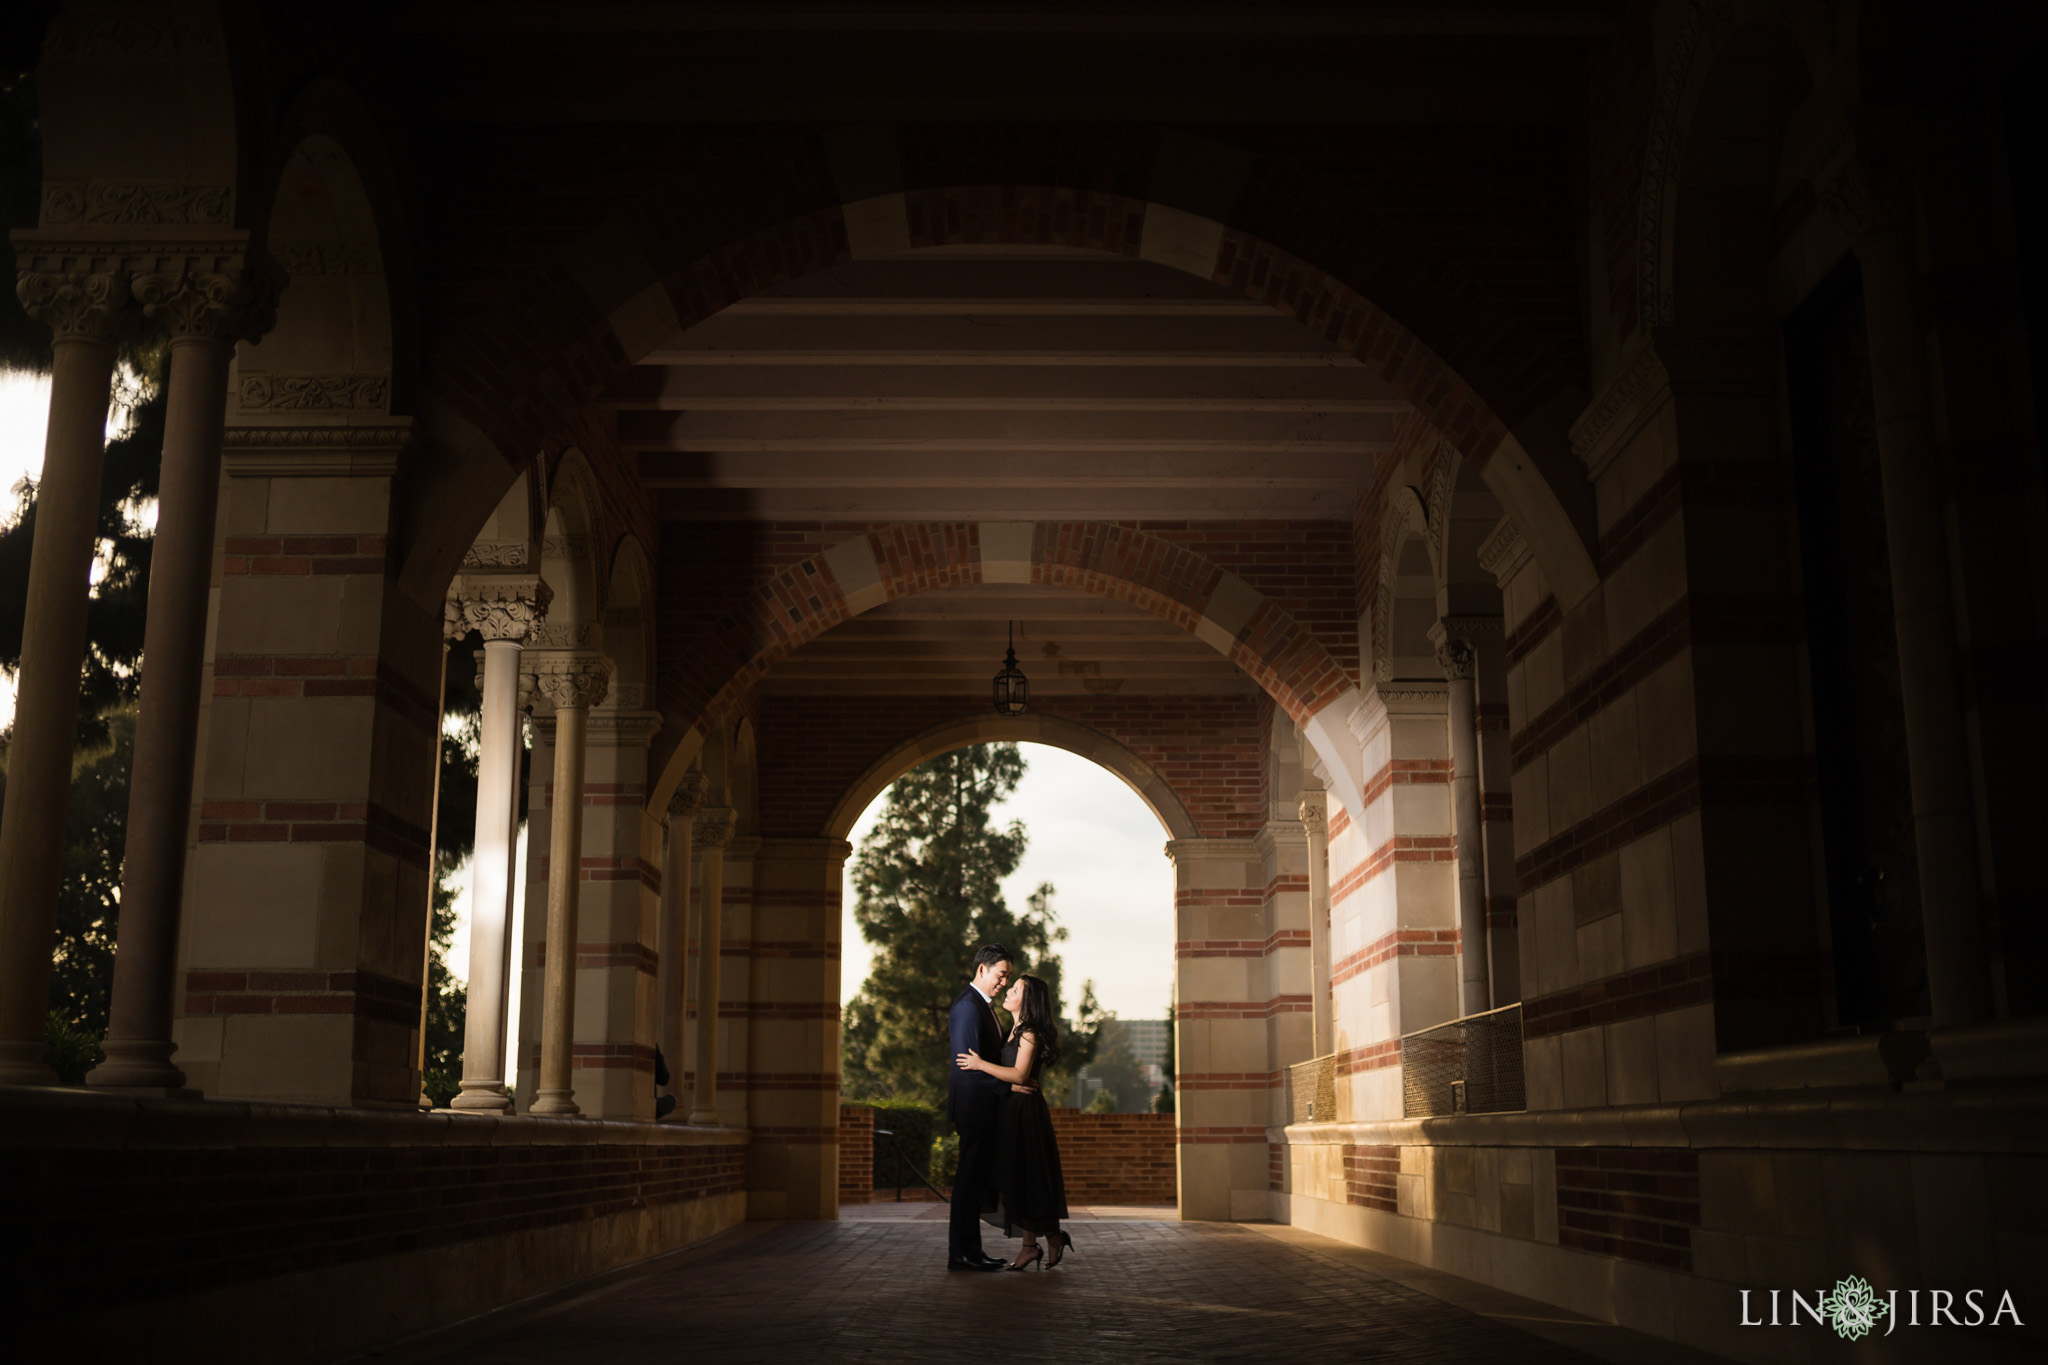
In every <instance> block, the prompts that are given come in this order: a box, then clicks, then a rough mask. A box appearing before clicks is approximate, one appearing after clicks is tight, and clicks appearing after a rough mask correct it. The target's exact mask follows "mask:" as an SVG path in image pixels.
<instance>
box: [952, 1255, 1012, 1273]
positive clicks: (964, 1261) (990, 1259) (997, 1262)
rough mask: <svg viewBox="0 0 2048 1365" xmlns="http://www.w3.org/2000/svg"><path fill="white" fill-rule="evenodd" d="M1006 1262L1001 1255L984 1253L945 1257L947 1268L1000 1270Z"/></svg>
mask: <svg viewBox="0 0 2048 1365" xmlns="http://www.w3.org/2000/svg"><path fill="white" fill-rule="evenodd" d="M1008 1264H1009V1262H1008V1261H1006V1260H1004V1259H1003V1258H1002V1257H1000V1256H990V1255H987V1254H986V1253H984V1254H983V1255H980V1256H948V1257H947V1258H946V1269H948V1270H1001V1269H1002V1268H1003V1267H1004V1266H1006V1265H1008Z"/></svg>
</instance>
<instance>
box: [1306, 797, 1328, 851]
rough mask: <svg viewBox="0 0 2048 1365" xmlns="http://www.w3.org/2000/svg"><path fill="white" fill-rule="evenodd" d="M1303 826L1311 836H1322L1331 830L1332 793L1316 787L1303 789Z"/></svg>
mask: <svg viewBox="0 0 2048 1365" xmlns="http://www.w3.org/2000/svg"><path fill="white" fill-rule="evenodd" d="M1301 826H1302V828H1303V829H1305V830H1307V831H1308V833H1309V837H1310V838H1312V839H1314V838H1320V837H1323V836H1325V835H1327V834H1328V833H1329V832H1330V794H1329V793H1328V792H1326V791H1319V790H1317V789H1316V788H1314V787H1304V788H1302V790H1301Z"/></svg>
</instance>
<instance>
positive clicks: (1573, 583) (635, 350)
mask: <svg viewBox="0 0 2048 1365" xmlns="http://www.w3.org/2000/svg"><path fill="white" fill-rule="evenodd" d="M963 243H980V244H999V245H1006V244H1016V245H1060V246H1066V247H1071V248H1075V249H1080V250H1086V251H1095V252H1102V253H1106V254H1110V255H1121V256H1125V257H1129V258H1133V259H1138V260H1147V261H1153V262H1157V263H1159V264H1161V265H1165V266H1168V267H1171V268H1173V269H1177V270H1181V271H1184V272H1186V273H1188V274H1191V275H1194V276H1196V277H1198V278H1201V279H1205V280H1209V281H1212V282H1213V283H1216V284H1219V285H1222V286H1224V287H1226V288H1228V289H1230V290H1232V291H1234V292H1235V293H1237V294H1239V295H1240V296H1242V297H1245V298H1248V299H1253V300H1256V301H1258V302H1260V303H1264V304H1267V305H1269V306H1271V307H1273V308H1275V309H1277V310H1280V311H1281V312H1283V313H1287V314H1290V315H1292V316H1294V317H1295V318H1296V319H1298V320H1299V321H1300V322H1301V323H1302V324H1303V325H1304V326H1305V327H1307V328H1308V329H1310V330H1311V331H1312V332H1314V333H1315V334H1317V335H1318V336H1321V337H1324V338H1327V339H1329V340H1330V341H1331V342H1333V343H1335V344H1336V345H1338V346H1339V347H1341V348H1342V349H1343V350H1345V351H1347V352H1349V353H1351V354H1352V355H1354V356H1356V357H1357V358H1358V359H1359V360H1360V361H1361V362H1362V363H1364V364H1365V365H1366V366H1367V367H1368V368H1370V369H1372V370H1373V371H1374V372H1375V373H1377V374H1379V375H1381V376H1382V377H1383V378H1385V379H1386V380H1387V381H1388V382H1389V383H1390V384H1392V385H1393V387H1394V388H1395V389H1396V390H1397V391H1399V392H1400V393H1401V394H1402V395H1403V396H1404V397H1405V398H1407V399H1408V400H1409V401H1410V402H1412V403H1413V404H1414V405H1415V407H1416V409H1417V410H1418V412H1420V413H1421V414H1422V416H1423V417H1424V418H1425V419H1426V420H1427V421H1428V422H1429V423H1430V424H1431V425H1432V426H1433V427H1434V428H1435V429H1436V430H1437V432H1438V433H1439V434H1440V435H1441V436H1442V438H1443V439H1444V440H1446V441H1449V442H1450V443H1451V444H1452V445H1454V446H1455V447H1456V448H1457V449H1458V450H1459V451H1461V452H1462V453H1463V455H1464V457H1465V458H1466V459H1467V460H1469V461H1471V462H1472V464H1473V465H1474V467H1475V468H1477V469H1478V470H1479V471H1480V472H1481V474H1482V476H1483V477H1484V478H1485V479H1486V481H1487V482H1488V484H1489V485H1490V486H1491V487H1492V488H1493V489H1494V492H1495V495H1496V496H1497V497H1499V499H1500V500H1501V502H1502V504H1503V506H1505V507H1506V508H1507V509H1508V510H1509V513H1510V515H1511V516H1513V517H1514V519H1515V522H1516V524H1517V526H1518V527H1520V528H1521V531H1522V534H1523V536H1524V538H1525V540H1526V542H1527V543H1528V544H1529V545H1530V547H1531V550H1532V553H1533V554H1534V555H1535V557H1536V558H1537V560H1538V561H1539V562H1540V563H1542V565H1543V566H1544V569H1545V572H1546V573H1547V574H1548V575H1549V579H1550V582H1551V583H1552V585H1553V588H1554V590H1555V591H1556V593H1557V595H1558V597H1559V600H1560V601H1561V602H1563V603H1567V604H1568V603H1572V602H1576V601H1578V600H1579V599H1580V598H1581V597H1583V596H1584V595H1585V594H1586V593H1587V592H1588V591H1590V590H1591V588H1592V586H1593V584H1594V582H1595V581H1596V577H1597V575H1596V573H1595V570H1594V565H1593V561H1592V558H1591V555H1590V554H1589V553H1588V551H1587V548H1586V544H1585V541H1584V538H1583V536H1582V533H1581V531H1580V529H1579V520H1578V519H1579V517H1580V516H1581V514H1582V512H1583V509H1580V510H1579V511H1574V510H1572V507H1575V506H1576V505H1577V504H1579V503H1581V502H1583V501H1584V499H1583V497H1582V496H1581V494H1582V492H1583V490H1582V489H1579V488H1576V487H1574V488H1570V489H1567V490H1566V491H1567V493H1568V494H1569V496H1568V497H1561V496H1560V493H1559V491H1558V485H1557V483H1556V480H1557V479H1560V478H1562V479H1566V480H1567V481H1569V480H1572V479H1575V478H1576V477H1577V476H1576V474H1575V473H1574V472H1573V471H1572V470H1570V469H1565V465H1564V462H1565V457H1564V456H1563V455H1558V456H1556V457H1555V458H1553V459H1548V460H1545V461H1539V459H1538V458H1537V456H1535V455H1533V454H1532V453H1531V452H1530V451H1529V450H1528V449H1526V448H1525V447H1524V445H1523V443H1522V442H1521V440H1520V439H1518V437H1517V436H1516V435H1515V433H1514V431H1513V430H1512V429H1511V427H1510V425H1509V422H1508V421H1507V420H1506V419H1504V418H1503V416H1502V415H1501V413H1500V411H1499V410H1497V408H1496V407H1495V405H1494V403H1493V402H1491V401H1490V400H1489V397H1488V396H1487V395H1485V394H1482V393H1481V392H1480V391H1478V390H1477V389H1476V388H1475V387H1474V386H1473V384H1472V383H1471V382H1470V381H1469V380H1468V379H1467V377H1465V376H1464V375H1462V374H1461V373H1459V372H1458V370H1457V369H1455V368H1454V367H1453V366H1451V365H1450V364H1448V363H1447V362H1446V361H1445V360H1444V359H1443V358H1442V356H1441V355H1440V354H1439V353H1438V352H1437V351H1436V350H1434V349H1433V348H1432V347H1431V346H1430V345H1429V344H1428V343H1427V342H1425V341H1424V340H1423V339H1422V338H1421V337H1419V336H1418V335H1417V334H1416V333H1415V332H1414V331H1413V330H1411V329H1410V327H1409V326H1407V325H1406V324H1405V323H1404V322H1402V321H1401V320H1399V319H1397V318H1395V317H1394V316H1393V315H1391V314H1390V313H1388V312H1387V311H1386V310H1385V309H1383V308H1381V307H1380V306H1378V305H1377V304H1376V303H1374V302H1373V301H1372V299H1371V298H1370V297H1368V296H1367V294H1365V293H1363V292H1361V291H1360V290H1359V289H1357V288H1355V287H1353V285H1352V284H1350V283H1349V282H1347V281H1346V280H1345V279H1344V278H1342V277H1340V276H1339V275H1337V274H1335V273H1332V272H1331V271H1328V270H1325V269H1322V268H1320V267H1318V266H1316V265H1313V264H1311V263H1310V262H1309V261H1307V260H1306V259H1304V258H1303V257H1301V256H1299V255H1297V254H1295V253H1293V252H1291V251H1289V250H1287V249H1286V248H1284V247H1282V246H1280V245H1278V244H1275V243H1272V242H1269V241H1267V240H1265V239H1263V238H1261V237H1259V236H1258V235H1256V234H1253V233H1251V232H1248V231H1246V230H1243V229H1242V228H1239V227H1236V226H1233V225H1230V224H1228V223H1225V222H1223V221H1220V220H1218V219H1216V218H1211V217H1205V216H1202V215H1199V214H1195V213H1190V212H1187V211H1186V210H1184V209H1181V208H1176V207H1173V206H1170V205H1167V204H1164V203H1153V202H1150V201H1148V200H1145V199H1140V198H1135V197H1131V196H1125V195H1116V194H1104V193H1098V192H1090V191H1087V190H1081V189H1074V188H1069V187H1064V186H1046V185H957V186H946V187H934V188H929V189H921V190H916V191H899V192H895V193H889V194H881V195H875V196H870V197H865V198H859V199H850V200H849V201H848V202H844V203H841V204H837V205H833V206H829V207H826V208H823V209H820V210H817V211H815V212H812V213H808V214H805V215H802V216H800V217H798V218H794V219H790V220H788V221H785V222H782V223H778V224H775V225H773V226H771V227H767V228H764V229H762V230H760V231H757V232H754V233H752V234H750V235H747V236H744V237H740V238H737V239H734V240H731V241H729V242H728V243H727V244H726V245H724V246H722V247H720V248H718V249H717V250H715V251H714V252H712V253H711V254H709V255H691V256H683V257H682V259H684V260H686V261H687V264H681V265H677V266H674V267H669V268H663V267H658V266H657V265H656V264H654V263H653V261H651V260H650V255H651V254H652V253H651V252H650V251H649V250H647V249H645V247H644V245H643V244H642V242H641V240H640V235H639V234H636V233H634V232H630V231H628V230H627V229H626V228H625V227H623V226H622V225H620V224H616V223H614V224H607V225H606V226H604V227H601V228H599V229H597V230H595V231H593V232H591V233H589V234H587V235H586V236H584V237H583V238H581V239H579V240H578V241H576V242H575V243H572V244H571V245H570V246H569V247H568V248H567V249H566V250H564V251H563V252H562V253H561V255H560V257H559V258H558V259H557V260H556V261H554V262H553V263H551V264H550V265H549V266H547V267H546V268H545V269H544V271H543V272H542V273H543V275H544V276H545V279H544V280H539V281H529V282H527V283H526V284H525V285H522V288H541V289H544V290H545V292H546V294H547V296H548V297H549V298H550V299H551V300H552V301H553V304H554V306H551V307H549V308H547V309H533V308H529V307H525V306H519V307H508V308H507V309H506V310H505V314H504V316H503V317H501V318H500V317H494V318H493V325H492V326H491V328H490V333H489V336H488V338H487V339H483V338H480V339H479V342H478V346H479V347H480V348H481V349H479V350H478V351H477V352H476V353H475V354H469V353H467V352H463V353H458V354H455V355H452V356H450V357H448V358H446V359H444V360H443V361H442V362H441V364H440V365H439V367H438V370H437V375H436V380H435V390H436V391H435V393H434V394H433V395H431V396H430V398H429V400H428V401H427V402H426V403H425V404H423V408H422V420H423V422H424V423H425V425H426V427H427V429H428V431H429V432H430V434H431V435H432V437H433V438H434V440H435V442H436V444H437V445H438V446H439V447H440V449H441V451H442V454H443V458H441V459H439V460H438V461H436V462H435V463H433V464H432V465H431V466H428V467H424V468H423V469H422V471H421V473H422V478H421V481H420V484H419V497H420V499H421V507H422V515H421V517H420V518H419V523H420V524H421V525H423V526H438V525H440V524H441V523H442V522H443V520H444V519H446V520H448V521H450V522H452V523H454V524H461V523H462V522H464V521H465V519H467V518H468V517H469V516H470V515H471V514H472V513H471V509H472V508H473V507H474V506H476V505H479V499H480V498H489V499H494V498H495V496H496V493H495V491H494V489H495V488H496V485H497V484H498V483H500V482H501V481H502V480H503V479H504V478H506V477H509V476H508V475H507V474H505V473H504V472H503V471H502V470H501V469H499V468H498V467H497V466H498V465H505V466H506V467H507V468H509V467H510V465H511V464H514V463H516V462H517V461H518V460H519V459H521V458H523V452H528V451H531V450H533V449H536V448H540V447H543V446H546V445H549V444H561V443H562V442H564V441H567V440H574V439H576V433H578V432H580V431H581V430H582V422H581V419H580V418H579V417H578V416H577V415H576V413H577V410H578V408H579V406H580V405H581V404H582V403H585V402H587V401H588V399H589V398H590V397H591V396H593V395H594V394H595V393H597V392H598V391H599V390H600V389H601V388H602V387H603V386H604V385H605V384H606V383H608V382H609V381H610V380H611V379H612V378H614V377H615V376H617V375H618V374H620V373H622V372H623V370H624V369H626V368H627V367H629V366H631V365H632V364H634V363H636V362H637V361H638V360H639V358H640V357H642V356H644V355H646V354H647V353H648V352H649V351H650V350H652V349H653V348H654V347H655V346H657V345H659V344H661V343H662V342H663V341H664V340H666V339H667V338H668V337H670V336H672V335H674V334H676V333H678V332H680V331H683V330H685V329H687V328H689V327H691V326H694V325H695V324H696V323H698V322H701V321H703V320H704V319H706V318H708V317H710V316H711V315H712V314H714V313H717V312H718V311H720V310H721V309H723V308H725V307H727V306H728V305H730V304H732V303H735V302H738V301H739V300H741V299H744V298H747V297H750V296H752V295H754V294H757V293H759V292H761V291H762V290H764V289H767V288H770V287H771V286H774V285H778V284H781V283H784V282H787V281H789V280H792V279H795V278H797V277H799V276H802V275H806V274H811V273H814V272H816V271H820V270H823V269H826V268H828V267H830V266H832V265H833V264H835V263H837V262H841V261H851V260H862V259H872V258H875V257H877V256H883V255H888V254H891V253H895V252H901V251H909V250H917V249H921V248H929V247H942V246H950V245H958V244H963ZM664 245H666V246H671V247H675V248H677V250H678V254H679V255H680V253H681V252H682V251H684V250H687V248H683V247H681V246H680V244H673V243H665V244H664ZM1503 325H1505V324H1503ZM493 452H495V456H494V455H493ZM515 452H518V453H515ZM1549 465H1556V466H1557V467H1558V468H1559V469H1565V472H1564V473H1562V474H1557V473H1546V468H1547V467H1548V466H1549ZM500 491H501V490H500ZM1568 503H1569V504H1571V506H1568ZM456 553H459V549H456V550H451V548H450V546H449V545H447V544H445V543H443V542H442V540H441V539H440V538H439V537H437V536H432V535H426V536H422V537H420V538H419V539H416V540H415V541H414V542H413V543H412V544H410V545H408V546H407V547H406V548H405V554H404V568H403V569H402V571H401V573H402V577H403V579H404V580H405V581H406V582H407V583H408V584H409V585H410V584H414V583H416V582H429V583H431V582H438V581H440V580H441V579H442V578H444V577H445V574H446V572H447V570H448V568H449V567H450V564H449V562H448V561H449V560H450V556H451V555H452V554H456Z"/></svg>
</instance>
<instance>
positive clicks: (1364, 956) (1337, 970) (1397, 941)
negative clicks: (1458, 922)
mask: <svg viewBox="0 0 2048 1365" xmlns="http://www.w3.org/2000/svg"><path fill="white" fill-rule="evenodd" d="M1460 940H1461V935H1460V933H1459V931H1458V930H1456V929H1395V930H1393V931H1391V932H1389V933H1385V934H1382V935H1380V936H1379V937H1378V938H1376V939H1374V940H1373V941H1372V942H1371V943H1368V944H1366V945H1365V946H1364V947H1363V948H1360V949H1359V950H1358V951H1357V952H1355V953H1347V954H1346V955H1345V956H1344V957H1343V958H1341V959H1340V960H1338V961H1337V962H1336V963H1335V964H1333V965H1332V966H1331V968H1330V984H1331V985H1332V986H1338V985H1342V984H1343V983H1344V982H1346V981H1349V980H1350V979H1351V978H1352V977H1354V976H1357V975H1359V974H1360V973H1361V972H1367V971H1370V970H1372V969H1373V968H1374V967H1377V966H1379V965H1380V964H1381V963H1382V962H1391V961H1392V960H1393V959H1395V958H1397V957H1456V956H1457V955H1458V944H1459V942H1460Z"/></svg>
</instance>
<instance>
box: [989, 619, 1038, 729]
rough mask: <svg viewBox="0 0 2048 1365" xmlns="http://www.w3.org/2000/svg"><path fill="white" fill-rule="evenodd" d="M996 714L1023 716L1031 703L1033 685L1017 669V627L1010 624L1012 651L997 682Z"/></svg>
mask: <svg viewBox="0 0 2048 1365" xmlns="http://www.w3.org/2000/svg"><path fill="white" fill-rule="evenodd" d="M995 696H996V714H997V715H999V716H1021V715H1023V714H1024V709H1025V707H1026V706H1027V705H1029V703H1030V701H1031V683H1030V682H1029V681H1028V680H1027V679H1026V678H1025V677H1024V670H1023V669H1021V668H1019V667H1017V625H1016V622H1014V621H1013V622H1011V623H1010V650H1009V653H1007V654H1005V655H1004V656H1003V668H1002V671H1001V672H1000V673H998V674H996V681H995Z"/></svg>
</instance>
